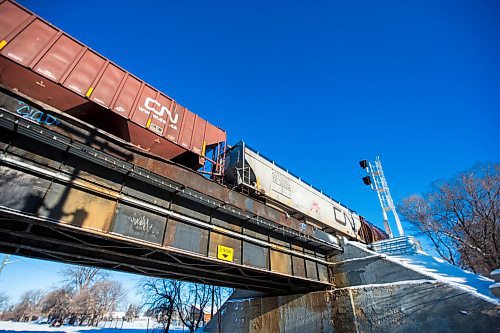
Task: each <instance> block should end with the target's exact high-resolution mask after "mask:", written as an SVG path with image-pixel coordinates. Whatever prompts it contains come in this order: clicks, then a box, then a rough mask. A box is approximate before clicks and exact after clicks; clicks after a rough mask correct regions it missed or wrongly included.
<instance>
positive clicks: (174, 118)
mask: <svg viewBox="0 0 500 333" xmlns="http://www.w3.org/2000/svg"><path fill="white" fill-rule="evenodd" d="M155 105H157V106H161V108H160V111H158V110H156V109H155ZM144 107H145V108H146V109H148V110H149V111H153V112H154V113H155V114H156V115H157V116H158V117H163V114H164V113H167V115H168V119H169V120H170V122H171V123H173V124H177V121H178V120H179V114H177V113H176V114H175V116H172V113H171V112H170V110H169V109H168V108H167V107H166V106H162V105H161V104H160V102H158V101H157V100H155V99H152V98H151V97H148V98H146V101H145V102H144Z"/></svg>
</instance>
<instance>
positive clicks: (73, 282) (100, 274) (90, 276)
mask: <svg viewBox="0 0 500 333" xmlns="http://www.w3.org/2000/svg"><path fill="white" fill-rule="evenodd" d="M60 274H61V275H62V277H63V282H64V283H66V285H67V286H69V287H70V288H71V289H72V290H73V291H74V292H79V291H80V290H82V289H85V288H90V287H91V286H92V285H93V284H94V283H96V282H98V281H100V280H104V279H106V278H107V276H108V274H107V273H106V272H104V271H103V270H102V269H100V268H96V267H88V266H69V267H66V268H65V269H63V270H62V271H61V273H60Z"/></svg>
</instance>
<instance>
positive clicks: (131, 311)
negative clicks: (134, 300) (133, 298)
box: [124, 304, 141, 321]
mask: <svg viewBox="0 0 500 333" xmlns="http://www.w3.org/2000/svg"><path fill="white" fill-rule="evenodd" d="M140 312H141V307H140V306H139V305H137V304H129V306H128V308H127V311H126V312H125V317H124V319H125V320H126V321H133V320H135V319H137V318H139V315H140Z"/></svg>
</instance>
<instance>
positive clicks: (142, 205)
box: [0, 93, 339, 293]
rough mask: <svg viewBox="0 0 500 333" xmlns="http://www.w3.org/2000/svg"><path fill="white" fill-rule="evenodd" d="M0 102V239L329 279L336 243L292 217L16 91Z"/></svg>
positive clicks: (173, 267)
mask: <svg viewBox="0 0 500 333" xmlns="http://www.w3.org/2000/svg"><path fill="white" fill-rule="evenodd" d="M23 103H24V104H23ZM0 106H1V107H2V109H0V126H1V128H2V131H1V132H0V133H1V134H0V139H1V140H0V149H2V153H1V154H0V214H1V216H2V219H1V220H0V250H1V251H4V252H11V253H18V254H20V255H27V256H32V257H39V258H47V259H53V260H60V261H68V262H76V263H87V264H92V265H97V266H101V267H106V268H111V269H119V270H124V271H129V272H136V273H141V274H149V275H155V276H162V277H177V278H185V279H190V280H193V281H198V282H205V283H214V284H222V285H227V286H234V287H237V288H243V289H254V290H263V291H266V292H276V293H290V292H298V291H308V290H320V289H325V288H330V287H331V284H330V282H329V273H328V269H327V264H328V262H327V260H326V256H327V253H328V252H329V251H338V250H339V248H338V247H337V246H336V245H335V244H330V243H326V242H325V241H322V240H321V239H318V238H315V237H314V232H313V230H311V229H307V228H305V229H304V228H301V226H299V225H296V224H298V223H299V221H293V219H288V220H287V219H286V218H284V223H281V222H282V220H281V219H280V217H282V214H281V212H279V211H277V210H274V209H272V208H270V207H266V206H264V205H263V204H261V203H259V202H256V201H254V200H253V199H251V198H248V197H245V196H243V195H241V194H239V193H235V192H233V191H230V190H229V189H227V188H225V187H223V186H221V185H220V184H217V183H215V182H212V181H210V180H208V179H205V178H204V177H201V176H199V175H197V174H195V173H193V172H192V171H190V170H187V169H184V168H181V167H179V166H177V165H175V164H173V163H166V162H164V161H160V160H155V159H153V158H152V157H150V156H144V155H142V154H140V153H139V152H136V151H134V150H133V149H132V148H129V149H125V148H123V147H120V146H119V145H118V143H115V142H113V139H112V138H111V139H108V140H105V138H104V137H103V136H102V135H101V134H100V133H98V132H92V131H91V130H90V129H81V128H80V127H79V126H76V125H74V124H72V123H70V122H68V121H66V120H65V119H62V118H60V117H58V116H59V115H58V114H57V113H53V112H51V113H49V112H47V110H41V109H38V108H34V107H33V105H30V104H26V103H25V102H24V101H22V100H21V99H20V98H19V97H16V96H8V95H6V94H4V93H1V94H0ZM29 108H31V109H29ZM20 109H22V111H21V112H19V110H20ZM97 147H99V148H100V149H96V148H97ZM141 166H142V167H141ZM154 171H157V172H154ZM7 189H9V190H7ZM256 213H260V215H258V214H256ZM273 218H275V220H273ZM294 223H295V224H294ZM309 228H310V227H309ZM221 249H229V250H228V251H230V252H229V253H230V258H224V257H221ZM229 259H230V260H229Z"/></svg>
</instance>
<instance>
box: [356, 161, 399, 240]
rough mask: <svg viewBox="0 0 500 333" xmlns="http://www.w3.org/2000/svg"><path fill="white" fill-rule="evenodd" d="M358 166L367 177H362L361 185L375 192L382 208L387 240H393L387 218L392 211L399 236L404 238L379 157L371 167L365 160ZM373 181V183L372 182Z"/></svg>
mask: <svg viewBox="0 0 500 333" xmlns="http://www.w3.org/2000/svg"><path fill="white" fill-rule="evenodd" d="M359 166H360V167H361V168H363V169H365V170H366V172H367V173H368V176H366V177H363V178H362V180H363V183H364V184H365V185H366V186H370V188H371V189H372V190H374V191H375V192H377V195H378V200H379V201H380V207H381V208H382V215H383V217H384V227H385V230H386V232H387V233H388V234H389V238H393V237H394V236H393V234H392V230H391V226H390V225H389V220H388V218H387V212H388V211H392V214H393V215H394V219H395V220H396V226H397V228H398V232H399V236H400V237H403V236H404V231H403V226H402V225H401V221H400V220H399V216H398V213H397V212H396V207H395V206H394V202H393V201H392V197H391V192H390V191H389V185H387V180H386V179H385V176H384V170H383V169H382V162H380V157H379V156H377V158H376V159H375V164H374V165H372V164H371V163H370V162H368V161H367V160H362V161H359ZM372 179H373V181H372Z"/></svg>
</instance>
